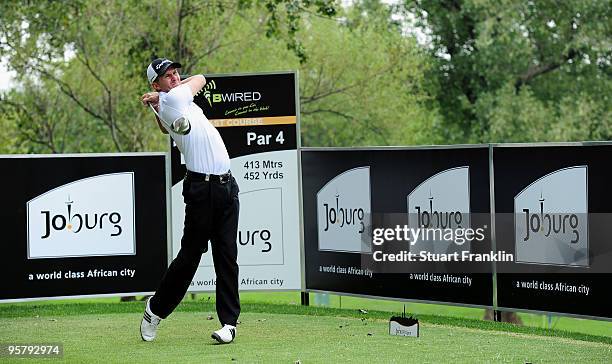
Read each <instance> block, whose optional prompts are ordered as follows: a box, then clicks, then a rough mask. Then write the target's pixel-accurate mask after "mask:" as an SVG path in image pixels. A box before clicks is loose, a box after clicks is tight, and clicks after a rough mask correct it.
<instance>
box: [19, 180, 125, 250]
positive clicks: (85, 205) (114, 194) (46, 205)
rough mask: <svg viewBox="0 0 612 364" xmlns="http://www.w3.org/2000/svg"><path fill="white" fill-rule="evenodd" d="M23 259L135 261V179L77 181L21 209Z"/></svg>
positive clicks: (41, 196)
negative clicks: (23, 215) (23, 218)
mask: <svg viewBox="0 0 612 364" xmlns="http://www.w3.org/2000/svg"><path fill="white" fill-rule="evenodd" d="M26 207H27V216H28V221H27V225H28V227H27V229H28V259H38V258H65V257H83V256H104V255H134V254H135V253H136V248H135V233H134V230H135V229H134V173H133V172H124V173H113V174H105V175H99V176H94V177H90V178H85V179H81V180H77V181H74V182H71V183H68V184H65V185H63V186H60V187H57V188H55V189H53V190H50V191H48V192H45V193H44V194H42V195H40V196H37V197H35V198H33V199H32V200H30V201H28V202H27V203H26Z"/></svg>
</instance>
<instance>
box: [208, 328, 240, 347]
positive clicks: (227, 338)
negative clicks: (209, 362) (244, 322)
mask: <svg viewBox="0 0 612 364" xmlns="http://www.w3.org/2000/svg"><path fill="white" fill-rule="evenodd" d="M210 337H212V338H213V339H215V340H217V341H218V342H219V343H220V344H229V343H231V342H232V341H234V338H235V337H236V326H232V325H223V327H222V328H220V329H219V330H217V331H215V332H213V333H212V335H210Z"/></svg>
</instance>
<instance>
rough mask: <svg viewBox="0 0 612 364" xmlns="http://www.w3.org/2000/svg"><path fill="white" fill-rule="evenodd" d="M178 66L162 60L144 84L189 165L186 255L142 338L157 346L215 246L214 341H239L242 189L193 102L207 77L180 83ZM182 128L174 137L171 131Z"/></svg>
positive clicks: (149, 313) (155, 303) (146, 320)
mask: <svg viewBox="0 0 612 364" xmlns="http://www.w3.org/2000/svg"><path fill="white" fill-rule="evenodd" d="M179 68H181V65H180V63H176V62H172V61H170V60H168V59H165V58H158V59H156V60H154V61H153V62H151V64H150V65H149V67H148V68H147V78H148V80H149V83H150V84H151V86H152V88H153V89H154V90H155V92H148V93H146V94H144V95H143V96H142V98H141V101H142V103H143V104H144V105H149V104H150V105H151V106H152V107H153V108H154V109H155V111H156V120H157V123H158V125H159V127H160V129H161V130H162V131H163V132H164V133H166V134H168V133H170V136H171V137H172V139H173V140H174V142H175V143H176V145H177V146H178V148H179V150H180V151H181V153H182V154H183V156H184V157H185V163H186V165H187V174H186V175H185V179H184V180H183V198H184V200H185V205H186V206H185V226H184V230H183V238H182V239H181V249H180V251H179V253H178V255H177V256H176V258H175V259H174V261H173V262H172V264H170V267H169V268H168V270H167V271H166V274H165V275H164V278H163V279H162V281H161V283H160V284H159V288H158V289H157V292H155V295H154V296H152V297H151V298H149V299H148V300H147V304H146V307H145V312H144V317H143V319H142V322H141V324H140V334H141V336H142V339H143V340H145V341H152V340H153V339H155V336H156V334H157V326H158V325H159V323H160V321H161V320H162V319H165V318H166V317H168V315H170V314H171V313H172V311H174V309H175V308H176V306H177V305H178V304H179V302H180V301H181V300H182V299H183V297H184V295H185V293H186V292H187V288H188V287H189V285H190V284H191V280H192V279H193V276H194V274H195V272H196V270H197V269H198V265H199V263H200V258H201V257H202V254H203V253H205V252H206V251H208V241H209V240H210V242H211V248H212V256H213V261H214V266H215V273H216V276H217V283H216V308H217V315H218V316H219V321H220V322H221V329H219V330H217V331H215V332H213V333H212V335H211V336H212V338H214V339H216V340H217V341H218V342H220V343H230V342H232V341H233V340H234V338H235V337H236V322H237V320H238V315H239V314H240V299H239V297H238V264H237V263H236V258H237V255H238V250H237V247H236V235H237V231H238V211H239V208H240V207H239V206H240V204H239V201H238V185H237V184H236V180H235V179H234V177H233V176H232V175H231V172H230V159H229V155H228V153H227V149H226V148H225V144H224V143H223V140H222V139H221V135H219V132H218V131H217V129H216V128H215V127H214V126H213V125H212V124H211V123H210V122H209V121H208V119H207V118H206V116H205V115H204V113H203V112H202V109H200V108H199V107H198V106H197V105H196V104H195V103H194V102H193V97H194V95H195V94H196V93H197V92H198V91H200V90H201V89H202V87H204V84H205V83H206V79H205V78H204V76H202V75H195V76H191V77H189V78H187V79H185V80H183V81H181V78H180V76H179V73H178V69H179ZM177 120H180V121H181V125H180V128H179V129H178V131H177V128H175V127H174V126H175V125H174V123H175V122H176V121H177Z"/></svg>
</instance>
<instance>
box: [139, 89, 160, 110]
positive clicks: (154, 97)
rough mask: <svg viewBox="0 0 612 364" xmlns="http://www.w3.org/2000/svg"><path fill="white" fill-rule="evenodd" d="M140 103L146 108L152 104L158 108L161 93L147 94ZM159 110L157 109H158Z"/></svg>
mask: <svg viewBox="0 0 612 364" xmlns="http://www.w3.org/2000/svg"><path fill="white" fill-rule="evenodd" d="M140 101H141V102H142V104H143V105H144V106H148V104H152V105H153V106H157V105H158V104H159V93H158V92H147V93H146V94H144V95H142V97H141V98H140ZM156 109H157V108H156Z"/></svg>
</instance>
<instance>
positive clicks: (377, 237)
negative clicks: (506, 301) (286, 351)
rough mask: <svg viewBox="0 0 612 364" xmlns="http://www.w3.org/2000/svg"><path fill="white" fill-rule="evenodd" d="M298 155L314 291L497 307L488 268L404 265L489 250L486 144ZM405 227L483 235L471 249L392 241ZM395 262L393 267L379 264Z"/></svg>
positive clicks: (433, 241) (459, 244)
mask: <svg viewBox="0 0 612 364" xmlns="http://www.w3.org/2000/svg"><path fill="white" fill-rule="evenodd" d="M301 154H302V157H301V160H302V181H303V182H302V189H303V209H304V212H303V214H304V251H305V253H304V254H305V274H306V276H305V279H306V288H307V289H308V290H317V291H328V292H338V293H349V294H357V295H367V296H375V297H388V298H403V299H413V300H422V301H432V302H448V303H460V304H466V305H474V306H492V304H493V301H492V297H493V280H492V266H491V263H490V262H489V263H486V262H485V263H478V262H468V263H453V262H436V261H435V260H433V259H432V260H429V261H419V260H418V259H417V260H415V261H407V260H404V261H400V259H403V258H406V257H409V256H414V257H417V258H419V257H421V255H424V256H426V257H430V256H441V255H444V256H452V255H453V254H457V255H458V256H460V252H463V251H466V252H468V253H474V254H475V253H483V254H484V253H487V252H488V253H491V250H492V248H491V241H490V197H489V149H488V147H487V146H474V147H464V148H429V149H424V148H421V149H397V148H365V149H354V148H351V149H324V148H303V149H302V150H301ZM398 227H399V229H400V230H401V231H404V230H405V231H408V230H410V231H418V230H422V231H426V230H428V229H431V230H434V229H438V230H445V229H447V230H449V231H451V232H452V233H453V234H455V233H456V232H457V231H465V230H467V229H472V228H473V229H477V228H478V229H483V230H482V233H483V239H482V240H481V241H478V242H472V243H470V242H466V241H465V240H462V239H463V237H461V236H459V235H458V234H456V236H455V238H453V241H452V242H450V241H445V240H444V239H442V238H439V239H438V238H435V237H433V236H432V237H431V238H428V239H419V240H418V241H414V243H411V242H409V241H408V240H407V239H406V240H403V241H399V239H397V240H396V239H394V238H390V236H391V235H393V234H395V233H396V232H397V231H398V230H397V229H396V228H398ZM385 230H388V231H387V232H386V233H384V234H381V232H382V231H385ZM387 233H389V234H387ZM391 253H392V254H391ZM389 255H393V257H392V258H393V259H394V261H388V260H387V261H381V260H380V259H382V257H383V256H386V257H389Z"/></svg>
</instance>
